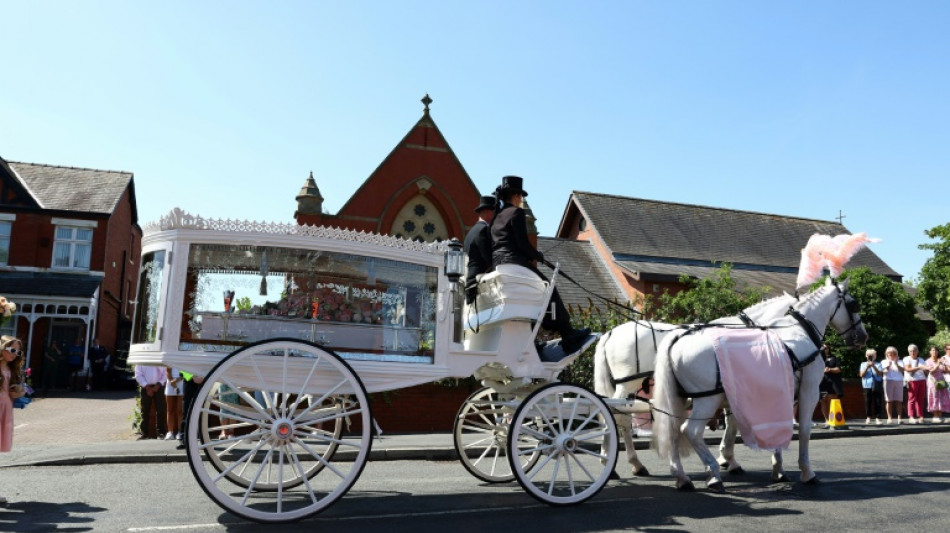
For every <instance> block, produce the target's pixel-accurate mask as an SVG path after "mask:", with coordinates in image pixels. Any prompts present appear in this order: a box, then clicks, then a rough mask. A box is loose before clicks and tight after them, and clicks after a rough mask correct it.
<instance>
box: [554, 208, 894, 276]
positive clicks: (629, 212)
mask: <svg viewBox="0 0 950 533" xmlns="http://www.w3.org/2000/svg"><path fill="white" fill-rule="evenodd" d="M571 198H572V201H573V202H574V203H575V205H577V207H578V209H579V210H580V212H581V214H582V215H583V216H584V217H585V218H586V219H587V221H588V223H589V226H590V227H591V228H594V229H595V230H596V231H597V233H598V234H599V235H600V236H601V238H602V239H603V241H604V243H605V244H606V246H607V247H608V248H609V250H610V252H611V253H612V254H613V257H614V259H615V260H616V261H618V263H620V264H621V266H623V267H624V268H627V269H628V270H631V271H634V272H649V273H654V272H655V273H658V274H663V273H669V272H670V271H671V270H675V271H677V272H683V273H687V272H686V270H687V268H686V267H697V268H699V267H704V266H706V267H708V266H712V267H713V270H715V264H716V263H719V262H729V263H732V264H733V265H734V274H735V275H736V276H738V275H740V271H743V270H753V271H766V272H768V271H771V272H777V273H792V276H793V277H794V275H795V274H794V273H797V271H798V265H799V262H800V259H801V254H800V252H801V249H802V247H804V246H805V244H806V243H807V242H808V238H809V237H811V236H812V235H813V234H815V233H822V234H828V235H838V234H842V233H850V231H848V230H847V228H845V227H844V226H843V225H841V224H839V223H837V222H831V221H825V220H813V219H807V218H798V217H790V216H782V215H772V214H767V213H757V212H752V211H738V210H734V209H723V208H717V207H707V206H700V205H690V204H680V203H672V202H659V201H655V200H644V199H640V198H629V197H624V196H614V195H608V194H597V193H590V192H580V191H574V192H573V194H572V197H571ZM618 213H622V216H618ZM671 265H674V266H675V268H673V267H671ZM857 266H867V267H869V268H870V269H871V271H872V272H875V273H877V274H882V275H885V276H889V277H891V278H892V279H895V281H899V279H900V274H898V273H897V272H895V271H894V270H893V269H891V267H889V266H888V265H887V264H886V263H884V261H882V260H881V258H879V257H878V256H877V255H875V254H874V252H873V251H871V250H870V249H865V250H862V251H861V252H859V253H858V254H857V255H855V257H854V258H853V259H852V260H851V262H850V263H849V267H857ZM704 271H705V270H703V272H704ZM697 272H700V271H697ZM748 277H749V278H750V279H751V278H753V277H754V276H753V275H752V274H749V276H748ZM774 279H775V280H778V279H780V278H774ZM791 283H792V285H794V279H793V280H792V281H791Z"/></svg>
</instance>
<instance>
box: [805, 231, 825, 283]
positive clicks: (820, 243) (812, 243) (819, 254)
mask: <svg viewBox="0 0 950 533" xmlns="http://www.w3.org/2000/svg"><path fill="white" fill-rule="evenodd" d="M831 245H832V240H831V237H829V236H828V235H820V234H818V233H816V234H814V235H812V236H811V237H810V238H809V239H808V244H806V245H805V247H804V248H802V261H801V264H800V265H799V267H798V281H797V285H796V287H804V286H806V285H810V284H811V283H813V282H814V281H815V280H816V279H818V278H819V277H820V276H821V271H822V270H823V269H824V268H825V259H824V251H825V250H826V249H828V247H829V246H831Z"/></svg>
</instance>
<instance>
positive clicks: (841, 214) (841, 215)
mask: <svg viewBox="0 0 950 533" xmlns="http://www.w3.org/2000/svg"><path fill="white" fill-rule="evenodd" d="M835 218H837V219H838V224H841V221H842V220H844V219H846V218H848V217H847V215H845V214H844V213H842V212H841V210H840V209H839V210H838V216H836V217H835Z"/></svg>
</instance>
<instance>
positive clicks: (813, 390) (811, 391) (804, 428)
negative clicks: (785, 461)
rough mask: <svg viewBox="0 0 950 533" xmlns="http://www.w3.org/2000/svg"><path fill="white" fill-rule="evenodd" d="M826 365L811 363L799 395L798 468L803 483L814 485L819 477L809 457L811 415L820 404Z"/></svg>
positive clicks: (803, 377)
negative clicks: (822, 378)
mask: <svg viewBox="0 0 950 533" xmlns="http://www.w3.org/2000/svg"><path fill="white" fill-rule="evenodd" d="M823 366H824V365H817V364H811V365H808V366H807V367H805V369H804V371H803V372H802V374H803V375H802V383H801V385H800V386H799V395H798V396H799V397H798V468H799V470H801V473H802V474H801V480H802V483H805V484H809V485H813V484H815V483H818V477H817V476H816V475H815V472H814V471H813V470H812V469H811V462H810V460H809V458H808V444H809V442H810V440H811V417H812V415H813V414H814V412H815V406H816V405H818V395H819V393H818V383H819V381H820V380H821V372H823V371H824V368H823Z"/></svg>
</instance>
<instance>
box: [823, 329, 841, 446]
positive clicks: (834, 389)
mask: <svg viewBox="0 0 950 533" xmlns="http://www.w3.org/2000/svg"><path fill="white" fill-rule="evenodd" d="M821 356H822V358H824V360H825V376H824V377H823V378H822V379H821V385H819V390H820V391H821V414H823V415H824V416H825V424H827V427H830V426H831V419H830V418H828V412H829V410H830V405H831V400H837V399H841V398H844V383H843V382H842V380H841V363H839V362H838V358H837V357H835V356H834V355H831V349H830V348H828V345H827V344H822V345H821ZM827 427H826V428H827Z"/></svg>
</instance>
